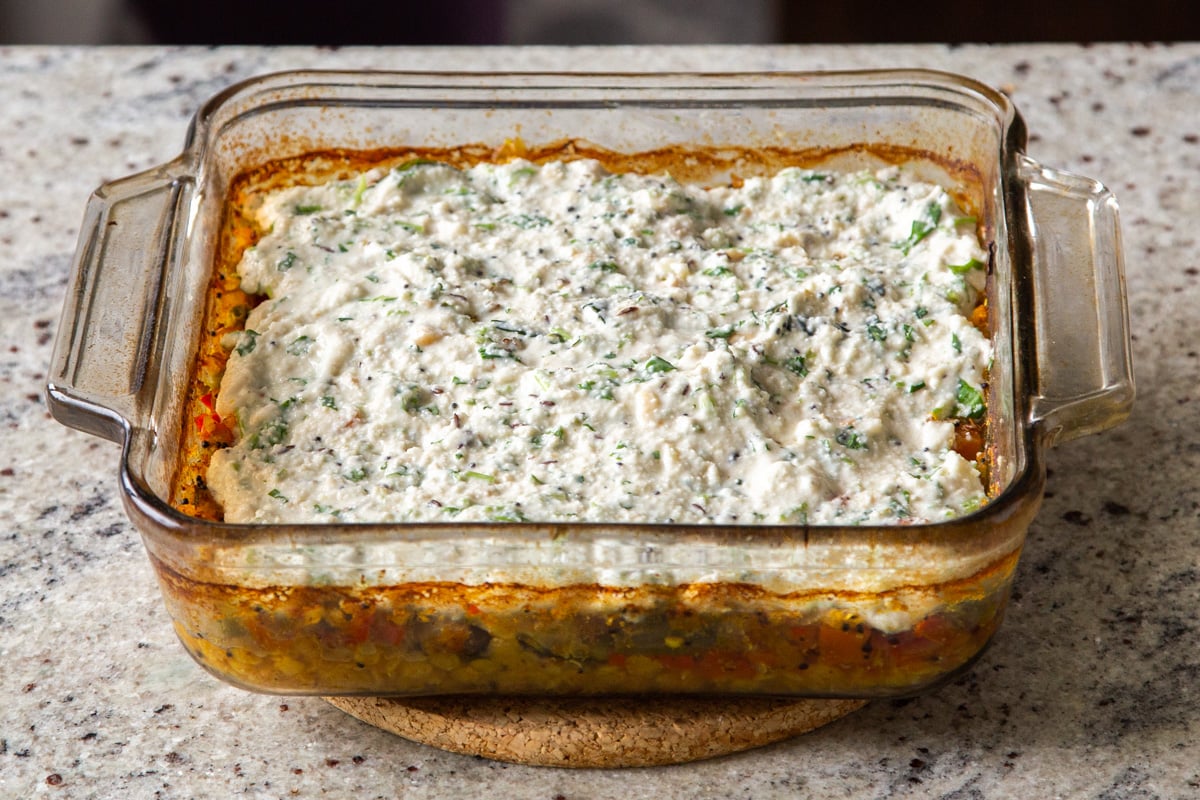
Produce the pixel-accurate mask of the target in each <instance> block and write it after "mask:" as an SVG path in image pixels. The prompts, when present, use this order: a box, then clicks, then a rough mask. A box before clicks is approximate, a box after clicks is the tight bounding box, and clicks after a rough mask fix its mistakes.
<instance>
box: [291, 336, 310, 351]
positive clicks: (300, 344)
mask: <svg viewBox="0 0 1200 800" xmlns="http://www.w3.org/2000/svg"><path fill="white" fill-rule="evenodd" d="M312 343H313V338H312V337H311V336H297V337H296V339H295V340H294V341H293V342H292V343H291V344H289V345H288V346H287V353H288V355H290V356H302V355H304V354H306V353H307V352H308V350H309V348H311V347H312Z"/></svg>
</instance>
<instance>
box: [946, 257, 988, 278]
mask: <svg viewBox="0 0 1200 800" xmlns="http://www.w3.org/2000/svg"><path fill="white" fill-rule="evenodd" d="M946 266H947V267H949V268H950V271H951V272H953V273H954V274H955V275H966V274H967V273H968V272H970V271H971V270H973V269H983V262H982V261H980V260H979V259H977V258H972V259H970V260H968V261H967V263H965V264H947V265H946Z"/></svg>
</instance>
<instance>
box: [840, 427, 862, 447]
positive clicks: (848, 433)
mask: <svg viewBox="0 0 1200 800" xmlns="http://www.w3.org/2000/svg"><path fill="white" fill-rule="evenodd" d="M834 441H836V442H837V443H838V444H840V445H841V446H842V447H845V448H847V449H849V450H864V449H866V446H867V440H866V439H865V438H863V435H862V434H861V433H859V432H858V431H856V430H854V426H853V425H852V426H850V427H848V428H842V429H840V430H839V431H838V432H837V435H836V436H835V437H834Z"/></svg>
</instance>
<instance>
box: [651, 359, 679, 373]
mask: <svg viewBox="0 0 1200 800" xmlns="http://www.w3.org/2000/svg"><path fill="white" fill-rule="evenodd" d="M674 369H675V365H674V364H672V363H671V362H670V361H667V360H666V359H665V358H661V357H659V356H652V357H651V358H650V360H649V361H647V362H646V371H647V372H671V371H673V370H674Z"/></svg>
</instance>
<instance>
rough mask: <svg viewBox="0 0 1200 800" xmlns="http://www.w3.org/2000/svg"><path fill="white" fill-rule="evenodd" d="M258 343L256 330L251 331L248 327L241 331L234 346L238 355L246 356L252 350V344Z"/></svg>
mask: <svg viewBox="0 0 1200 800" xmlns="http://www.w3.org/2000/svg"><path fill="white" fill-rule="evenodd" d="M256 344H258V331H252V330H250V329H249V328H247V329H246V330H244V331H242V336H241V338H240V339H239V341H238V346H237V347H236V348H234V349H235V350H236V351H237V354H238V355H239V356H248V355H250V354H251V353H253V352H254V346H255V345H256Z"/></svg>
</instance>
